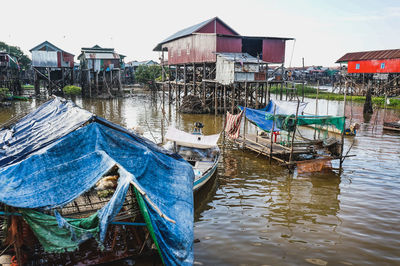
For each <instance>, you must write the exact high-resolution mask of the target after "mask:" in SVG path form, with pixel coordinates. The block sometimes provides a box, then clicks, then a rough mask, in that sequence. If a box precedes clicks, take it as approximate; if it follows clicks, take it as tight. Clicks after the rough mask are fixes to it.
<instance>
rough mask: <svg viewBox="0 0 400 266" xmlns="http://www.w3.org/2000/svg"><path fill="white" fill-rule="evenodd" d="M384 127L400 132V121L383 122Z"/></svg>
mask: <svg viewBox="0 0 400 266" xmlns="http://www.w3.org/2000/svg"><path fill="white" fill-rule="evenodd" d="M383 129H385V130H391V131H398V132H400V123H399V122H383Z"/></svg>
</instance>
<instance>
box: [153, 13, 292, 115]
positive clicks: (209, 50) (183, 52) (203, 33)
mask: <svg viewBox="0 0 400 266" xmlns="http://www.w3.org/2000/svg"><path fill="white" fill-rule="evenodd" d="M287 40H293V39H292V38H279V37H257V36H243V35H240V34H239V33H238V32H236V31H235V30H234V29H232V28H231V27H230V26H228V25H227V24H226V23H225V22H223V21H222V20H221V19H220V18H218V17H214V18H211V19H208V20H206V21H203V22H201V23H199V24H196V25H194V26H191V27H188V28H186V29H183V30H181V31H178V32H176V33H175V34H173V35H171V36H169V37H168V38H166V39H165V40H163V41H162V42H160V43H159V44H157V46H156V47H155V48H154V49H153V51H159V52H161V63H162V64H163V65H168V71H169V74H168V75H166V74H165V72H163V75H162V78H163V81H164V80H165V77H167V76H168V81H167V82H168V86H169V88H170V87H171V81H174V82H173V83H174V84H172V86H174V87H173V88H172V89H173V90H175V91H176V92H177V96H178V97H177V99H178V100H177V103H178V102H179V99H180V95H178V94H179V93H180V86H183V92H184V96H186V95H188V94H196V93H199V94H200V95H202V96H201V97H202V101H203V105H207V104H209V103H210V102H214V103H216V101H217V100H216V99H217V98H219V99H223V98H225V96H222V94H223V92H222V87H221V85H222V84H220V83H219V82H218V80H216V73H217V72H219V73H220V74H222V73H223V72H224V71H225V70H218V69H216V68H218V66H223V64H222V65H221V64H218V65H217V55H218V54H227V53H236V54H237V55H238V57H240V56H241V55H243V54H248V55H249V56H252V57H253V58H259V60H262V61H264V62H265V63H267V62H268V64H279V65H280V67H281V68H282V69H283V63H284V60H285V44H286V41H287ZM165 52H167V56H168V60H167V61H166V60H164V53H165ZM171 69H172V70H173V71H172V72H171ZM266 69H267V68H265V70H266ZM282 72H283V71H282ZM267 76H268V75H264V77H265V78H264V80H263V82H264V84H262V82H261V81H260V80H258V81H257V82H256V84H253V85H255V86H254V88H253V89H250V90H253V91H250V92H249V93H250V94H252V93H256V92H255V91H256V88H255V87H260V86H262V87H265V83H266V82H267V79H266V78H267ZM231 79H232V78H231ZM178 81H179V82H178ZM180 81H183V82H180ZM199 82H201V83H199ZM227 82H228V81H227ZM240 82H242V83H244V82H245V81H240V80H236V81H235V82H234V83H233V84H232V85H231V87H232V86H234V85H235V83H240ZM280 82H282V81H280ZM163 83H164V82H161V83H160V84H163ZM181 83H183V84H181ZM196 86H197V87H199V89H196ZM238 86H239V87H240V85H239V84H238ZM246 86H247V85H246ZM249 86H250V87H251V86H252V85H249ZM207 87H208V88H207ZM211 87H212V88H211ZM231 87H229V88H228V89H227V93H228V94H229V93H230V94H233V93H234V92H233V91H232V90H233V88H231ZM218 88H219V89H218ZM242 88H243V86H242ZM210 90H212V91H214V92H213V93H209V92H208V91H210ZM263 90H264V89H263ZM241 91H245V88H243V90H242V89H240V88H239V89H238V90H236V92H238V93H240V92H241ZM217 94H218V95H217ZM261 94H262V95H263V96H261ZM207 97H208V99H206V98H207ZM210 97H214V99H211V98H210ZM235 97H236V96H235ZM249 97H250V98H251V97H252V99H253V98H256V103H258V102H263V103H264V104H265V103H266V100H265V99H264V97H266V96H265V94H264V93H260V97H259V99H258V98H257V97H256V96H251V95H250V96H249ZM229 99H234V98H233V97H230V98H229ZM240 100H241V97H240V95H239V96H238V101H240ZM231 103H232V106H233V105H234V103H233V101H231ZM208 109H209V110H212V109H214V110H215V111H216V112H217V109H218V106H217V104H215V105H214V106H213V108H208Z"/></svg>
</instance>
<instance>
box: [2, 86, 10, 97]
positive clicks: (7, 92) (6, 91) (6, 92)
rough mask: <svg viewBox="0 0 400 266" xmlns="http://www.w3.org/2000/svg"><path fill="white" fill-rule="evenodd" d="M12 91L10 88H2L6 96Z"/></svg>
mask: <svg viewBox="0 0 400 266" xmlns="http://www.w3.org/2000/svg"><path fill="white" fill-rule="evenodd" d="M9 93H10V90H9V89H8V88H0V94H1V95H3V96H5V95H7V94H9Z"/></svg>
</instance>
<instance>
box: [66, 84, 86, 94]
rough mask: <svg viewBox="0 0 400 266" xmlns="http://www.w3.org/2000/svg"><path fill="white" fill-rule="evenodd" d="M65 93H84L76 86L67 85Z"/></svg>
mask: <svg viewBox="0 0 400 266" xmlns="http://www.w3.org/2000/svg"><path fill="white" fill-rule="evenodd" d="M63 92H64V94H65V95H79V94H81V92H82V88H81V87H77V86H74V85H67V86H65V87H64V88H63Z"/></svg>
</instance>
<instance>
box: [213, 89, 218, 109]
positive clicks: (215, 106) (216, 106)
mask: <svg viewBox="0 0 400 266" xmlns="http://www.w3.org/2000/svg"><path fill="white" fill-rule="evenodd" d="M217 86H218V83H217V82H215V87H214V113H215V115H217V114H218V98H217Z"/></svg>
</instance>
